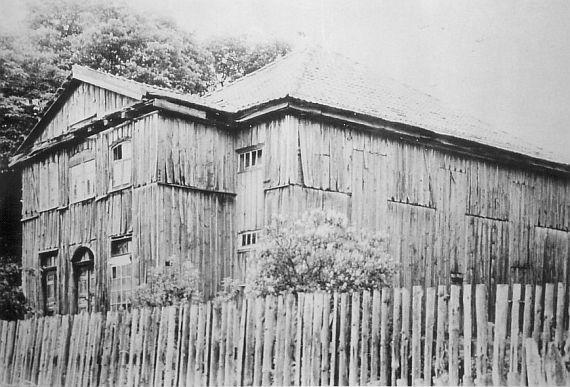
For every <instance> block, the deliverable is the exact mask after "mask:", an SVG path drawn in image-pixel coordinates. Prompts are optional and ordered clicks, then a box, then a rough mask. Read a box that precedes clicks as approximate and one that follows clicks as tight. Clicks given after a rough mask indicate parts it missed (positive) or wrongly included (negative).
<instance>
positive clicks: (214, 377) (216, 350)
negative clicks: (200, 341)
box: [206, 304, 221, 386]
mask: <svg viewBox="0 0 570 387" xmlns="http://www.w3.org/2000/svg"><path fill="white" fill-rule="evenodd" d="M220 324H221V307H220V306H219V305H215V304H212V325H211V335H210V340H209V341H210V350H209V364H207V365H206V367H208V368H209V369H210V370H209V371H208V375H209V382H208V385H210V386H218V385H219V383H218V367H219V363H218V362H219V355H220V342H221V340H220V339H221V338H220V333H221V326H220Z"/></svg>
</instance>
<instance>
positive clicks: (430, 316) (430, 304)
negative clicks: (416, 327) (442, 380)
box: [424, 287, 436, 386]
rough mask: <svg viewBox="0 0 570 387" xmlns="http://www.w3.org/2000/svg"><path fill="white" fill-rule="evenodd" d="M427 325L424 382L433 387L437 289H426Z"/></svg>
mask: <svg viewBox="0 0 570 387" xmlns="http://www.w3.org/2000/svg"><path fill="white" fill-rule="evenodd" d="M425 306H426V308H425V310H426V325H425V341H424V382H425V384H426V385H428V386H431V375H432V359H433V331H434V328H435V320H434V316H435V306H436V298H435V288H432V287H430V288H427V289H426V303H425Z"/></svg>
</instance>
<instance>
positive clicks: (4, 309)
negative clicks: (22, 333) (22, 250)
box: [0, 256, 28, 320]
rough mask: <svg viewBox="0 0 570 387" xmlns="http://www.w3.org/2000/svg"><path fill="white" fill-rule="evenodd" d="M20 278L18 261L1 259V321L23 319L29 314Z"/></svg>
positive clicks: (5, 257)
mask: <svg viewBox="0 0 570 387" xmlns="http://www.w3.org/2000/svg"><path fill="white" fill-rule="evenodd" d="M20 278H21V277H20V267H19V265H18V263H17V259H16V258H15V257H10V256H2V257H0V320H17V319H22V318H24V316H25V315H26V313H27V312H28V307H27V305H26V297H25V296H24V293H22V289H21V287H20V285H21V281H20Z"/></svg>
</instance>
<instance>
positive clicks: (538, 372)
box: [524, 338, 547, 386]
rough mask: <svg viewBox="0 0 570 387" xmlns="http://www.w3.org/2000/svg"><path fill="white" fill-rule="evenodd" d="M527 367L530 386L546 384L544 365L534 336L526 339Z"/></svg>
mask: <svg viewBox="0 0 570 387" xmlns="http://www.w3.org/2000/svg"><path fill="white" fill-rule="evenodd" d="M524 348H525V358H526V369H527V375H528V385H529V386H546V385H547V384H546V379H545V377H544V366H543V364H542V359H541V358H540V354H539V352H538V345H537V343H536V340H534V338H532V339H531V338H526V339H524Z"/></svg>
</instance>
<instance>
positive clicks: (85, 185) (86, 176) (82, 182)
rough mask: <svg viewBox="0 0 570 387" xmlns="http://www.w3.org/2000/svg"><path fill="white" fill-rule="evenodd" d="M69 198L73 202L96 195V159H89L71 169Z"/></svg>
mask: <svg viewBox="0 0 570 387" xmlns="http://www.w3.org/2000/svg"><path fill="white" fill-rule="evenodd" d="M69 189H70V192H69V199H70V201H71V202H72V203H73V202H78V201H81V200H85V199H88V198H90V197H92V196H93V195H95V160H88V161H85V162H82V163H80V164H77V165H74V166H72V167H71V168H70V169H69Z"/></svg>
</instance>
